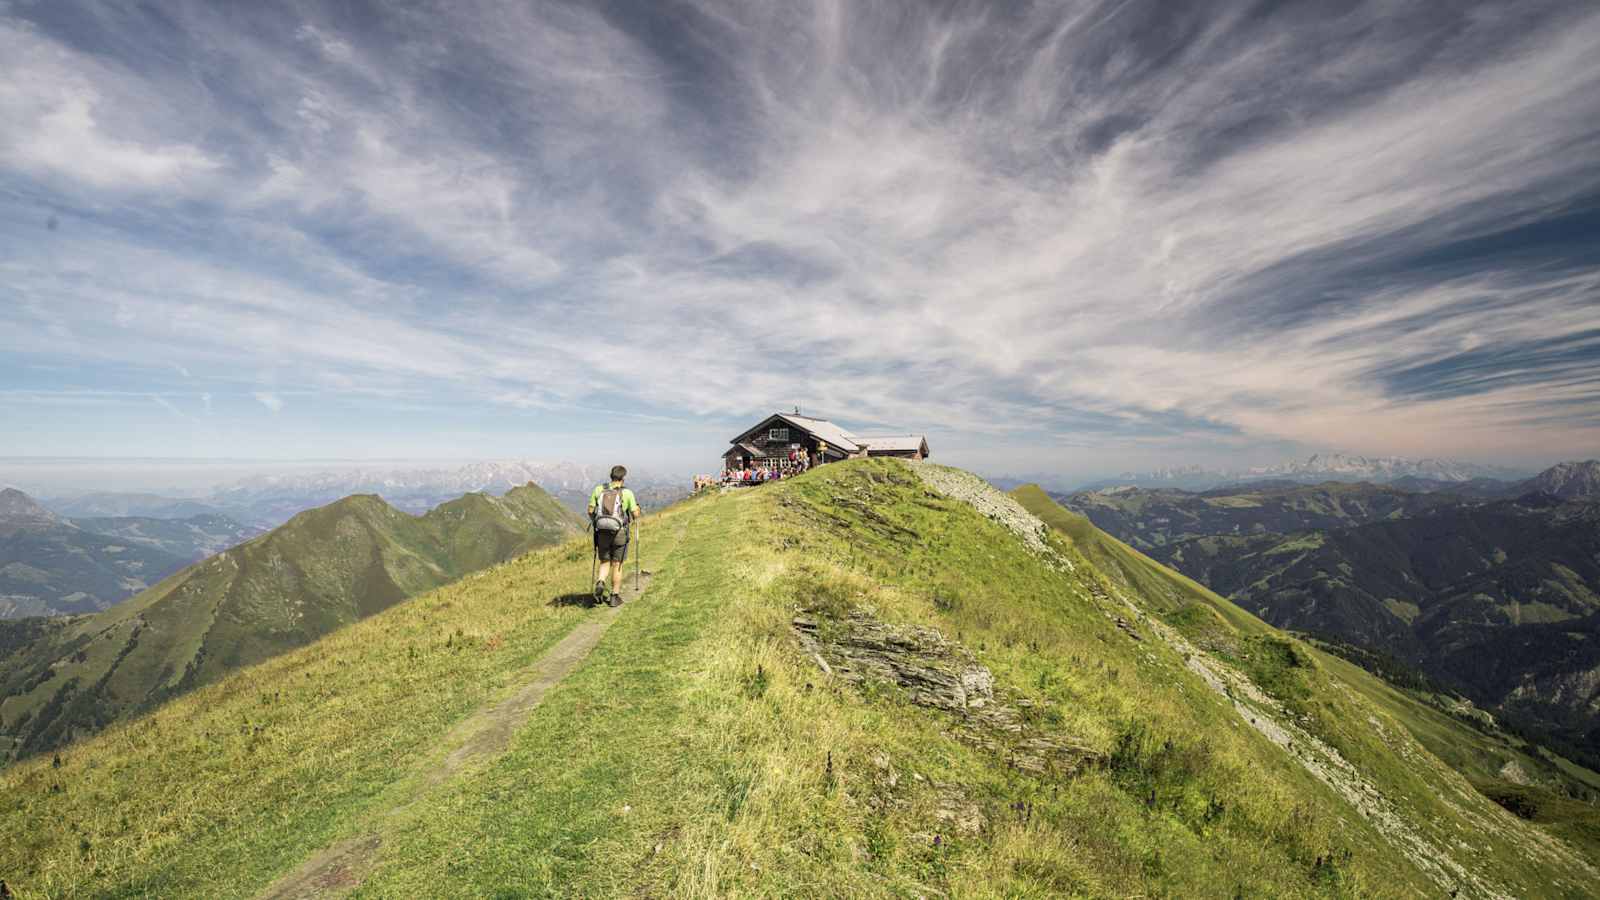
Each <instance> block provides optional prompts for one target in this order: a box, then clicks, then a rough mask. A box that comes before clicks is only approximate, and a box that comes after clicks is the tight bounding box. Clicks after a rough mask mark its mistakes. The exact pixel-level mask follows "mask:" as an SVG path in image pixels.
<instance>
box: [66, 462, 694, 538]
mask: <svg viewBox="0 0 1600 900" xmlns="http://www.w3.org/2000/svg"><path fill="white" fill-rule="evenodd" d="M609 470H610V465H609V464H606V465H583V464H578V463H570V462H557V463H544V462H534V461H529V460H509V461H498V462H479V463H471V464H468V465H463V466H458V467H453V468H398V469H396V468H383V467H356V468H348V469H330V470H326V471H316V472H294V473H283V474H272V475H258V476H253V477H250V478H245V479H242V480H239V481H236V482H233V483H231V484H227V485H224V486H222V487H219V488H216V489H215V490H213V491H212V492H211V493H210V494H208V495H206V496H204V497H200V498H173V497H162V496H158V495H153V494H139V493H114V492H109V493H108V492H101V493H95V494H87V495H83V496H79V497H63V498H54V499H47V500H45V501H43V502H44V504H45V505H46V506H49V507H51V508H52V509H54V510H55V511H56V512H58V513H61V514H63V515H72V516H108V515H114V516H149V517H155V518H182V517H188V516H193V515H197V514H207V513H209V514H220V515H225V516H227V517H229V518H232V519H236V520H238V521H240V522H244V523H247V524H250V525H254V526H257V527H261V528H272V527H275V526H277V525H280V524H282V523H283V522H285V521H287V520H288V519H289V517H290V516H293V515H295V514H296V513H299V512H302V511H304V510H307V509H313V508H315V507H318V506H322V505H324V504H327V503H332V502H333V501H335V500H338V499H339V498H341V497H348V496H352V495H354V494H377V495H379V496H381V497H383V499H384V501H385V502H387V503H389V504H390V505H392V506H394V507H395V508H396V509H401V510H404V511H406V512H411V513H421V512H425V511H427V510H429V509H432V508H433V507H435V506H438V505H439V504H440V503H444V502H446V501H448V500H450V499H451V498H454V497H460V496H461V495H463V494H467V493H489V494H496V495H498V494H503V493H505V492H506V491H509V490H511V489H512V488H515V487H519V486H522V485H526V484H536V485H538V486H539V487H540V488H542V489H543V490H544V491H545V492H546V493H548V494H550V495H551V496H553V497H555V498H556V499H557V500H559V501H561V502H562V503H564V504H566V505H567V507H568V508H569V509H572V510H575V511H578V510H582V509H583V508H584V507H585V506H586V505H587V504H588V499H589V491H590V490H591V489H592V488H593V487H594V486H595V485H596V484H598V483H600V481H602V480H604V479H605V478H606V477H607V474H608V472H609ZM628 486H629V487H630V488H632V489H633V492H634V494H635V495H637V496H638V498H639V502H640V503H641V504H642V505H643V506H644V507H645V508H646V509H659V508H661V507H663V506H666V505H667V504H670V503H673V502H675V501H677V500H681V499H682V498H683V497H685V496H687V495H688V493H689V479H687V478H680V477H677V476H671V475H656V474H652V473H650V472H648V471H635V472H630V473H629V475H628Z"/></svg>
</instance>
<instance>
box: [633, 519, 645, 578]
mask: <svg viewBox="0 0 1600 900" xmlns="http://www.w3.org/2000/svg"><path fill="white" fill-rule="evenodd" d="M643 535H644V529H643V528H640V527H639V523H638V522H635V523H633V539H634V540H636V541H638V542H639V549H638V550H635V551H634V552H633V589H634V590H635V591H638V590H639V557H641V556H643V555H644V537H643Z"/></svg>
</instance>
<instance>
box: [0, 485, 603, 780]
mask: <svg viewBox="0 0 1600 900" xmlns="http://www.w3.org/2000/svg"><path fill="white" fill-rule="evenodd" d="M577 521H578V520H577V517H576V516H575V515H573V514H572V513H571V512H570V511H568V510H567V509H565V508H564V507H562V506H561V505H560V504H559V503H558V502H557V501H556V500H555V499H554V498H552V497H550V496H549V495H548V494H546V493H544V492H543V491H542V490H540V489H539V488H537V487H533V486H531V485H530V486H527V487H522V488H518V489H516V490H513V491H511V492H510V493H508V494H506V495H505V496H504V497H501V498H491V497H488V496H485V495H482V494H468V495H467V496H465V497H462V498H460V499H458V500H454V501H451V502H450V503H446V504H443V505H441V506H439V507H437V508H435V509H433V510H430V511H429V512H428V513H427V514H426V515H423V516H411V515H408V514H406V513H403V512H401V511H399V510H396V509H395V508H393V507H391V506H389V505H388V504H387V503H385V502H384V501H383V500H382V499H381V498H379V497H376V496H371V495H362V496H354V497H347V498H345V499H344V500H341V501H339V502H337V503H332V504H329V505H327V506H324V507H320V508H318V509H314V510H309V511H307V512H305V513H302V514H300V515H298V516H296V517H295V518H293V519H292V520H290V521H289V522H288V523H287V524H285V525H283V526H282V527H280V528H277V529H275V530H273V531H272V532H270V533H268V534H266V535H263V536H261V537H259V538H257V539H255V540H252V541H249V542H247V543H245V544H242V545H240V546H238V547H235V548H233V549H231V550H227V551H225V552H223V553H221V554H218V555H217V556H214V557H212V558H210V559H208V560H205V561H204V562H201V563H197V564H195V565H193V566H190V567H188V568H186V569H184V570H182V571H181V572H178V573H177V574H175V575H173V576H172V577H170V578H167V579H166V580H165V581H163V582H161V583H160V584H158V585H156V586H155V587H153V588H151V589H150V590H147V591H145V592H143V593H141V594H139V595H137V596H135V597H132V598H130V599H129V600H127V601H125V602H124V603H121V604H119V605H117V606H115V607H113V608H111V609H108V610H105V611H104V612H101V613H98V614H96V615H93V616H87V617H83V618H79V619H76V620H74V621H72V622H70V623H68V624H66V625H64V626H63V627H62V628H60V629H54V630H51V631H49V632H46V633H42V634H41V635H40V639H39V640H35V641H33V642H30V643H28V644H26V645H25V646H22V647H20V648H18V649H16V650H14V651H13V652H11V653H8V654H6V655H5V656H4V657H0V735H5V736H9V737H10V738H11V739H12V740H13V741H14V742H15V743H16V745H17V746H16V749H15V751H13V753H14V755H22V754H27V753H39V752H44V751H48V750H51V749H53V748H55V747H58V746H61V745H62V744H65V743H66V742H67V741H69V740H71V739H72V738H73V737H74V736H81V735H84V734H87V733H91V732H93V731H94V730H96V729H99V728H102V727H104V726H105V725H107V724H109V723H111V722H113V721H116V720H117V719H118V718H120V717H123V716H125V715H128V714H130V713H133V712H137V711H139V710H143V709H148V708H153V707H155V706H157V705H159V704H161V703H163V702H165V701H166V700H168V699H170V698H171V697H174V696H177V695H178V694H181V693H184V692H186V691H188V690H192V689H193V688H195V687H197V686H199V685H203V684H208V683H210V682H212V681H215V680H216V679H217V678H219V677H221V676H222V675H223V674H225V673H227V672H229V671H232V670H233V669H236V668H239V667H240V666H245V665H250V664H253V663H256V662H260V661H261V660H264V659H268V658H271V657H272V656H275V655H277V654H279V653H282V652H284V651H285V650H289V649H291V648H294V647H299V646H302V645H304V644H307V643H309V642H311V641H313V640H316V639H317V638H318V637H320V636H322V635H324V634H327V633H328V632H329V631H332V630H334V629H336V628H339V627H341V626H343V625H346V624H349V623H350V622H353V621H356V620H358V619H361V618H364V617H366V616H370V615H372V614H373V613H376V612H379V611H381V610H384V609H387V608H388V607H390V606H393V605H394V604H395V603H398V602H400V601H401V600H403V599H405V598H406V597H410V596H415V595H416V594H420V593H422V592H424V591H427V590H431V589H433V588H436V587H438V586H440V585H441V584H445V583H447V582H449V581H452V580H455V579H457V578H460V577H461V576H462V575H465V574H467V573H468V572H473V571H476V570H479V569H482V568H484V567H485V566H488V565H491V564H493V563H495V562H498V561H501V560H504V559H506V558H508V557H511V556H514V555H516V554H518V553H521V552H523V551H525V550H527V549H529V548H531V547H537V546H544V545H547V544H550V543H553V542H555V541H558V540H560V539H561V538H563V537H565V536H567V535H570V534H572V533H574V532H575V531H576V530H577Z"/></svg>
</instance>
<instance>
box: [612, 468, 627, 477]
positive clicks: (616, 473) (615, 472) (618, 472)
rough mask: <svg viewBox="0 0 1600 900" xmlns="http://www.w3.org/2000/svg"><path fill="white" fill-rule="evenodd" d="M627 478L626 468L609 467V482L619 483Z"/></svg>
mask: <svg viewBox="0 0 1600 900" xmlns="http://www.w3.org/2000/svg"><path fill="white" fill-rule="evenodd" d="M627 477H628V468H627V467H626V466H612V467H611V480H612V481H621V480H622V479H624V478H627Z"/></svg>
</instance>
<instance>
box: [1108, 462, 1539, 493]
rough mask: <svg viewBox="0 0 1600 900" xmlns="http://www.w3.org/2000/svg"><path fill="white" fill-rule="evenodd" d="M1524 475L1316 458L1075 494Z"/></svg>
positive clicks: (1174, 475) (1198, 469)
mask: <svg viewBox="0 0 1600 900" xmlns="http://www.w3.org/2000/svg"><path fill="white" fill-rule="evenodd" d="M1528 474H1529V473H1528V472H1525V471H1520V470H1517V469H1510V468H1506V467H1504V466H1491V465H1481V464H1478V463H1469V462H1462V461H1460V460H1452V459H1431V458H1430V459H1408V458H1405V457H1399V456H1354V455H1349V454H1344V453H1316V454H1312V455H1311V456H1309V457H1307V458H1305V459H1303V460H1291V461H1289V462H1284V463H1280V464H1277V465H1271V466H1254V467H1248V468H1239V469H1216V468H1208V467H1205V466H1179V467H1175V468H1164V469H1157V470H1154V471H1150V472H1124V473H1122V474H1121V475H1118V476H1117V477H1115V478H1106V479H1101V480H1098V481H1094V482H1091V483H1089V484H1086V485H1084V486H1082V487H1081V488H1079V490H1098V489H1100V488H1106V487H1118V486H1126V487H1151V488H1156V487H1170V488H1179V489H1182V490H1191V491H1203V490H1209V489H1211V488H1215V487H1221V486H1223V485H1228V484H1240V483H1245V482H1253V481H1273V480H1281V481H1293V482H1299V483H1316V482H1321V481H1369V482H1373V483H1376V484H1385V483H1389V482H1393V481H1396V480H1398V479H1420V480H1424V481H1429V482H1438V483H1459V482H1470V481H1473V480H1474V479H1490V480H1493V481H1496V482H1503V481H1515V480H1520V479H1522V478H1526V477H1527V475H1528Z"/></svg>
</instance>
